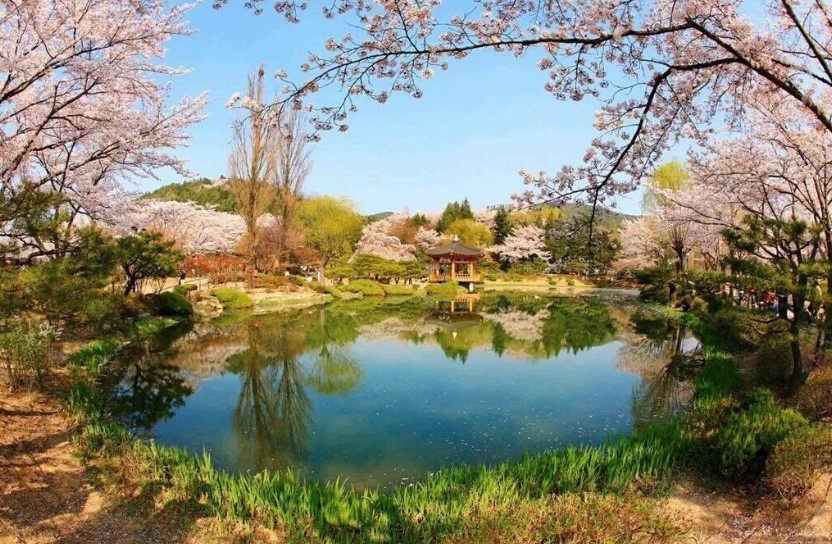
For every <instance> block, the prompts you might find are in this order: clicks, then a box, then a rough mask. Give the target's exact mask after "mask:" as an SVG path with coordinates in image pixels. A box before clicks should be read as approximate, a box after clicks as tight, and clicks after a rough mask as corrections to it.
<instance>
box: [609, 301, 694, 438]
mask: <svg viewBox="0 0 832 544" xmlns="http://www.w3.org/2000/svg"><path fill="white" fill-rule="evenodd" d="M631 324H632V326H633V330H634V332H635V333H636V334H637V336H636V337H635V338H632V339H630V341H629V342H628V346H627V347H626V348H625V349H623V350H622V352H621V354H620V357H621V364H622V366H624V367H625V368H629V369H632V370H637V371H638V372H639V373H640V374H641V375H642V378H643V380H642V383H641V384H640V385H639V386H638V387H637V388H636V389H635V390H634V391H633V418H634V420H635V425H636V426H637V427H643V426H646V425H649V424H650V423H651V422H655V421H661V420H664V419H666V418H668V417H670V416H672V415H674V414H676V413H677V412H679V410H681V409H682V408H683V407H684V405H685V404H686V403H687V401H688V400H689V399H690V396H691V394H692V387H691V380H692V378H693V377H694V376H695V374H696V372H697V371H698V369H699V368H700V367H701V363H702V358H701V352H700V351H699V350H695V351H693V352H691V353H685V352H684V350H683V347H684V340H685V338H686V337H687V328H686V326H685V324H684V323H683V322H682V321H680V320H671V319H668V318H666V317H664V316H655V315H645V314H638V313H637V314H635V315H634V316H633V317H632V319H631Z"/></svg>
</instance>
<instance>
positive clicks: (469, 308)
mask: <svg viewBox="0 0 832 544" xmlns="http://www.w3.org/2000/svg"><path fill="white" fill-rule="evenodd" d="M479 299H480V294H479V293H466V294H464V295H457V296H456V297H454V299H453V300H437V301H436V302H434V303H433V309H434V311H435V312H437V313H440V314H444V313H451V314H472V313H474V303H475V302H477V301H478V300H479Z"/></svg>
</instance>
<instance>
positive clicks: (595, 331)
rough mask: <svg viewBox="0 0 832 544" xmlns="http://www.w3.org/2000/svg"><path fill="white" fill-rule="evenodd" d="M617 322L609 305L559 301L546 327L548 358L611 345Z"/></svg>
mask: <svg viewBox="0 0 832 544" xmlns="http://www.w3.org/2000/svg"><path fill="white" fill-rule="evenodd" d="M615 334H616V328H615V322H614V320H613V319H612V317H611V316H610V312H609V309H608V308H607V305H606V304H604V303H603V302H600V301H597V300H576V301H571V300H563V301H555V302H553V303H552V304H551V305H550V306H549V317H548V319H546V321H545V322H544V323H543V347H544V349H545V351H546V355H547V356H552V355H558V354H559V353H560V352H561V350H563V349H566V350H568V351H571V352H573V353H577V352H579V351H582V350H585V349H588V348H591V347H593V346H598V345H601V344H604V343H606V342H609V341H610V340H612V339H613V338H614V337H615Z"/></svg>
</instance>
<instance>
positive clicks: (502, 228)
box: [492, 206, 514, 245]
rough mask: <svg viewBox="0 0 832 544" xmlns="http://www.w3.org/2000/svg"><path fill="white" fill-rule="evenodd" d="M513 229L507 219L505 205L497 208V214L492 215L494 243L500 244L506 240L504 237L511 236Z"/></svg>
mask: <svg viewBox="0 0 832 544" xmlns="http://www.w3.org/2000/svg"><path fill="white" fill-rule="evenodd" d="M513 230H514V229H512V227H511V222H509V220H508V212H506V208H505V206H500V207H499V208H497V214H496V215H495V216H494V228H493V229H492V232H493V233H494V243H495V244H496V245H500V244H502V243H503V242H505V241H506V238H508V237H509V236H511V233H512V231H513Z"/></svg>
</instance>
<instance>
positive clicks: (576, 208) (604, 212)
mask: <svg viewBox="0 0 832 544" xmlns="http://www.w3.org/2000/svg"><path fill="white" fill-rule="evenodd" d="M561 209H562V210H563V212H564V213H565V214H566V216H567V217H572V216H574V215H577V214H580V213H586V214H588V213H590V212H591V211H592V207H591V206H590V205H589V204H567V205H565V206H563V208H561ZM596 213H597V214H598V219H599V221H600V224H601V225H603V226H609V227H614V228H621V225H622V224H623V223H624V221H627V220H628V219H632V218H634V217H635V216H634V215H629V214H626V213H621V212H618V211H615V210H611V209H609V208H605V207H603V206H601V207H599V208H598V211H597V212H596Z"/></svg>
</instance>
